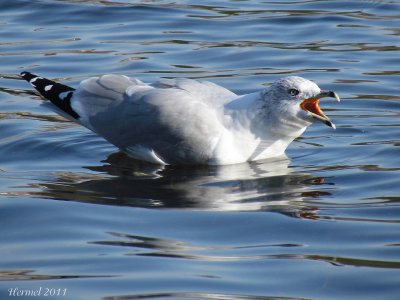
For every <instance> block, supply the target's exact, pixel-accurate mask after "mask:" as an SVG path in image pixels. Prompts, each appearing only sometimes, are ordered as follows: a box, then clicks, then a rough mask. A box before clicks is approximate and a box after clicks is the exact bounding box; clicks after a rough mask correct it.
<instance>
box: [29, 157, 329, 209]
mask: <svg viewBox="0 0 400 300" xmlns="http://www.w3.org/2000/svg"><path fill="white" fill-rule="evenodd" d="M288 164H289V160H288V159H287V158H285V157H280V158H279V159H274V160H264V161H259V162H253V163H243V164H237V165H228V166H198V167H194V166H192V167H189V166H184V167H172V166H156V165H150V164H145V163H140V162H137V161H134V160H132V159H130V158H129V157H127V156H126V155H124V154H122V153H116V154H113V155H111V156H110V157H109V158H108V159H107V160H106V161H105V164H104V165H103V166H96V167H87V168H89V169H91V170H93V171H95V172H97V175H94V174H90V175H85V174H77V173H72V174H71V173H68V174H58V178H56V180H55V182H46V183H42V184H40V187H41V191H40V192H34V193H33V194H40V196H41V197H46V198H53V199H66V200H72V201H83V202H90V203H97V204H108V205H122V206H135V207H149V208H175V209H176V208H179V209H200V210H218V211H234V210H236V211H251V210H253V211H254V210H268V211H277V212H281V213H285V214H290V215H294V216H298V215H302V216H305V215H307V214H308V213H309V212H310V211H311V212H312V210H314V207H308V206H307V204H305V203H304V202H303V199H304V197H305V196H307V197H313V196H317V197H318V196H319V195H322V194H324V193H325V194H326V192H324V191H318V192H316V193H314V192H313V190H312V189H313V186H315V185H317V184H321V183H322V180H320V179H319V178H315V177H313V176H311V175H307V174H296V173H291V172H290V170H291V169H290V168H289V167H288ZM43 187H44V188H43Z"/></svg>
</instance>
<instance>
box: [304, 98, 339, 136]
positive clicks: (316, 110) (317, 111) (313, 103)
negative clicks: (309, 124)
mask: <svg viewBox="0 0 400 300" xmlns="http://www.w3.org/2000/svg"><path fill="white" fill-rule="evenodd" d="M324 97H330V98H335V99H336V100H337V101H338V102H340V98H339V96H338V94H336V93H335V92H332V91H321V92H320V93H319V94H318V95H317V96H315V97H313V98H308V99H306V100H304V101H303V102H301V103H300V107H301V108H302V109H303V110H305V111H306V112H308V113H309V114H311V115H312V116H313V117H314V118H315V119H317V120H319V121H321V122H322V123H325V124H326V125H328V126H330V127H332V128H333V129H336V126H335V124H333V123H332V121H331V120H330V119H329V118H328V117H327V116H326V115H325V114H324V112H323V111H322V109H321V108H320V107H319V105H318V102H319V99H321V98H324Z"/></svg>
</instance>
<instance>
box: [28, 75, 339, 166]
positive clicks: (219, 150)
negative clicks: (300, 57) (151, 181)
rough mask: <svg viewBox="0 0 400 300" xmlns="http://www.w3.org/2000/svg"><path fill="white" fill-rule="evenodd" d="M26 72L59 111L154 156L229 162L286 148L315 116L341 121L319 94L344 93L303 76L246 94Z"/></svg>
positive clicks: (194, 84)
mask: <svg viewBox="0 0 400 300" xmlns="http://www.w3.org/2000/svg"><path fill="white" fill-rule="evenodd" d="M21 76H22V77H23V78H24V79H25V80H27V81H28V82H30V83H31V84H32V85H33V87H35V89H36V90H37V91H38V92H39V93H40V94H41V95H42V96H43V97H44V98H46V99H48V100H50V101H51V103H53V106H54V108H55V109H56V111H57V112H58V113H60V114H61V115H63V116H65V117H67V118H68V119H70V120H73V121H75V122H77V123H79V124H81V125H83V126H85V127H87V128H89V129H90V130H92V131H93V132H95V133H97V134H98V135H100V136H102V137H103V138H105V139H106V140H107V141H109V142H110V143H112V144H114V145H115V146H117V147H118V148H119V149H121V150H122V151H124V152H126V153H127V154H128V155H129V156H131V157H133V158H136V159H139V160H143V161H147V162H150V163H156V164H208V165H225V164H235V163H241V162H245V161H255V160H261V159H265V158H269V157H274V156H279V155H282V154H283V153H284V152H285V150H286V148H287V147H288V145H289V144H290V143H291V142H292V141H293V140H294V139H295V138H296V137H298V136H300V135H301V134H302V133H303V132H304V131H305V130H306V128H307V126H308V125H310V124H311V123H313V122H314V121H321V122H323V123H325V124H326V125H328V126H330V127H332V128H335V125H334V124H333V123H332V121H331V120H330V119H329V118H328V117H327V116H326V115H325V114H324V112H323V111H322V110H321V108H320V107H319V99H320V98H323V97H332V98H335V99H336V100H338V101H339V96H338V95H337V94H336V93H335V92H333V91H324V90H321V89H320V88H319V87H318V86H317V85H316V84H315V83H314V82H312V81H310V80H307V79H304V78H302V77H297V76H290V77H285V78H281V79H279V80H277V81H276V82H274V83H273V84H272V85H271V86H270V87H268V88H266V89H264V90H261V91H258V92H254V93H251V94H247V95H236V94H235V93H233V92H231V91H229V90H227V89H225V88H223V87H221V86H219V85H216V84H214V83H211V82H209V81H197V80H193V79H185V78H179V79H161V80H159V81H157V82H155V83H152V84H146V83H144V82H142V81H140V80H138V79H135V78H129V77H127V76H123V75H103V76H101V77H91V78H88V79H86V80H83V81H82V82H81V83H80V85H79V87H78V88H77V89H74V88H72V87H69V86H66V85H63V84H60V83H56V82H54V81H52V80H49V79H46V78H43V77H40V76H37V75H35V74H32V73H29V72H22V73H21Z"/></svg>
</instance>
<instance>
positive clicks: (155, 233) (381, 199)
mask: <svg viewBox="0 0 400 300" xmlns="http://www.w3.org/2000/svg"><path fill="white" fill-rule="evenodd" d="M399 12H400V3H399V2H398V1H351V2H349V1H291V2H278V1H218V2H213V1H201V2H200V3H199V2H194V1H127V0H126V1H125V0H121V1H73V0H64V1H61V0H60V1H54V0H46V1H45V0H36V1H24V0H18V1H11V2H9V1H7V3H6V2H4V1H3V2H2V3H0V16H1V18H0V61H1V67H0V73H1V78H0V90H1V92H0V128H1V132H0V154H1V155H0V176H1V180H0V193H1V194H0V195H1V196H0V205H1V209H0V224H1V227H0V228H1V229H0V230H1V234H0V240H1V247H0V257H1V259H0V297H1V299H12V298H16V296H13V295H12V292H13V291H17V290H16V289H19V290H22V291H27V290H38V289H40V288H42V290H41V295H40V296H38V297H35V299H107V300H110V299H113V300H122V299H124V300H126V299H398V297H399V295H400V285H399V282H400V270H399V269H400V255H399V246H400V235H399V222H400V218H399V216H400V204H399V202H400V198H399V195H400V185H399V180H400V176H399V174H400V173H399V170H400V155H399V154H400V152H399V147H398V146H399V145H400V135H399V124H400V122H399V114H400V104H399V103H400V102H399V100H400V96H399V95H400V88H399V82H400V80H399V79H400V76H399V75H400V72H399V65H400V64H399V63H400V59H399V57H400V56H399V54H400V48H399V44H400V39H399V35H400V13H399ZM22 70H29V71H33V72H36V73H38V74H41V75H43V76H46V77H49V78H55V79H57V80H61V81H63V82H65V83H66V84H69V85H71V86H75V87H76V85H77V84H78V82H79V81H81V80H82V79H84V78H86V77H89V76H96V75H100V74H105V73H116V74H125V75H129V76H137V77H139V78H140V79H142V80H143V81H153V80H156V79H157V78H159V77H164V78H171V77H188V78H195V79H207V80H211V81H213V82H215V83H218V84H221V85H223V86H225V87H227V88H229V89H231V90H233V91H234V92H236V93H239V94H241V93H248V92H252V91H256V90H258V89H261V88H264V87H265V86H268V85H269V84H270V83H271V82H273V81H274V80H276V79H277V78H279V77H282V76H286V75H289V74H293V75H299V76H304V77H306V78H309V79H312V80H314V81H316V82H317V83H318V84H319V85H320V86H321V87H322V88H325V89H330V90H335V91H336V92H337V93H339V94H340V96H341V98H342V102H341V103H340V104H337V103H334V102H333V101H330V100H326V101H325V100H324V101H323V103H322V106H323V108H324V110H325V111H326V112H327V114H328V115H329V116H330V117H332V119H333V120H334V122H335V124H336V125H337V130H335V131H333V130H331V129H330V128H328V127H326V126H323V124H314V125H313V126H311V127H310V128H309V129H308V130H307V131H306V133H305V134H304V135H303V136H302V137H301V138H299V139H297V140H296V141H295V142H293V143H292V144H291V146H290V147H289V149H288V151H287V157H282V158H279V159H274V160H267V161H260V162H255V163H248V164H247V163H246V164H240V165H233V166H222V167H172V166H168V167H158V166H153V165H148V164H144V163H140V162H137V161H134V160H132V159H129V158H128V157H126V155H124V154H122V153H120V152H118V150H117V149H116V148H115V147H113V146H112V145H110V144H108V143H107V142H105V141H104V140H102V139H101V138H99V137H97V136H95V135H94V134H92V133H91V132H89V131H88V130H86V129H84V128H82V127H80V126H78V125H75V124H72V123H71V122H68V121H66V120H65V119H63V118H61V117H58V116H56V115H55V114H54V113H53V112H51V111H49V110H48V109H47V108H46V107H44V106H42V105H41V103H42V101H41V100H40V98H39V97H38V96H36V95H35V94H34V93H32V90H31V88H30V87H29V86H28V85H27V83H26V82H24V81H21V80H19V79H18V76H17V74H18V73H19V72H21V71H22ZM46 289H47V290H48V291H50V290H51V289H53V296H50V295H47V296H45V295H44V292H45V290H46ZM57 291H58V294H59V295H58V296H57V295H56V292H57ZM61 294H62V295H61ZM20 298H21V297H20ZM25 298H27V299H28V298H33V297H25Z"/></svg>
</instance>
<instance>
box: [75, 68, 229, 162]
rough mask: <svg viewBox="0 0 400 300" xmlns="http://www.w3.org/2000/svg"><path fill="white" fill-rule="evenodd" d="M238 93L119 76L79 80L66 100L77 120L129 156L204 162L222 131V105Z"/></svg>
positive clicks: (190, 82)
mask: <svg viewBox="0 0 400 300" xmlns="http://www.w3.org/2000/svg"><path fill="white" fill-rule="evenodd" d="M236 97H237V96H236V95H235V94H234V93H232V92H230V91H228V90H226V89H224V88H222V87H219V86H217V85H214V84H212V83H209V82H198V81H195V80H190V79H177V80H162V81H159V82H156V83H154V84H151V85H147V84H145V83H143V82H141V81H139V80H136V79H131V78H128V77H125V76H119V75H105V76H102V77H99V78H90V79H87V80H85V81H83V82H82V83H81V84H80V86H79V88H78V89H77V91H76V92H75V93H74V96H73V98H72V100H71V103H72V107H73V108H74V110H75V111H76V112H77V113H78V114H79V115H80V116H81V120H80V122H81V124H82V125H84V126H86V127H88V128H90V129H91V130H93V131H94V132H96V133H97V134H99V135H101V136H103V137H104V138H105V139H106V140H108V141H109V142H111V143H112V144H114V145H116V146H117V147H119V148H120V149H122V150H123V151H126V152H128V153H129V154H130V155H131V156H133V157H136V158H139V159H142V160H146V161H150V162H155V163H185V162H186V163H187V162H190V163H204V162H206V161H208V160H209V159H210V158H211V157H212V155H213V153H212V152H213V150H214V147H215V145H216V144H217V142H218V140H219V138H220V136H221V134H222V133H223V131H224V130H225V128H224V125H223V118H224V116H223V109H222V107H223V104H224V103H226V102H227V101H230V100H232V99H233V98H236Z"/></svg>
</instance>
